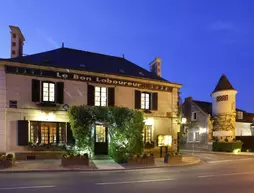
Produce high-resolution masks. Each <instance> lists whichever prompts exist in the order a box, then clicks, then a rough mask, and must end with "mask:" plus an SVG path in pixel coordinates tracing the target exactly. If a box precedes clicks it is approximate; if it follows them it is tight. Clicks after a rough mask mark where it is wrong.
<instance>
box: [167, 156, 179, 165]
mask: <svg viewBox="0 0 254 193" xmlns="http://www.w3.org/2000/svg"><path fill="white" fill-rule="evenodd" d="M182 158H183V157H182V155H174V156H170V155H169V156H168V163H169V164H173V163H179V162H182Z"/></svg>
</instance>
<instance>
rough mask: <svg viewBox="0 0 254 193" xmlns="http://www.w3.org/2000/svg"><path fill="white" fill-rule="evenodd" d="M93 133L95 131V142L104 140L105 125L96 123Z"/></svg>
mask: <svg viewBox="0 0 254 193" xmlns="http://www.w3.org/2000/svg"><path fill="white" fill-rule="evenodd" d="M95 133H96V142H99V143H103V142H104V143H105V142H106V127H104V126H102V125H96V126H95Z"/></svg>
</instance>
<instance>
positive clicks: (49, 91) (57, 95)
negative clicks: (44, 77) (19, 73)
mask: <svg viewBox="0 0 254 193" xmlns="http://www.w3.org/2000/svg"><path fill="white" fill-rule="evenodd" d="M32 101H33V102H44V103H47V102H49V103H59V104H63V103H64V83H63V82H56V83H55V82H47V81H42V83H41V81H40V80H36V79H33V80H32Z"/></svg>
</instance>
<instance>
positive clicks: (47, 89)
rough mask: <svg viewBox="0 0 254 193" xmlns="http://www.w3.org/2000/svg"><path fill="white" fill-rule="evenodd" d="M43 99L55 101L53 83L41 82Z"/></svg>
mask: <svg viewBox="0 0 254 193" xmlns="http://www.w3.org/2000/svg"><path fill="white" fill-rule="evenodd" d="M42 93H43V98H42V99H43V101H44V102H55V83H49V82H43V87H42Z"/></svg>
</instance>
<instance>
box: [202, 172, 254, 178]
mask: <svg viewBox="0 0 254 193" xmlns="http://www.w3.org/2000/svg"><path fill="white" fill-rule="evenodd" d="M248 174H253V172H243V173H230V174H211V175H204V176H198V178H211V177H220V176H237V175H248Z"/></svg>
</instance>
